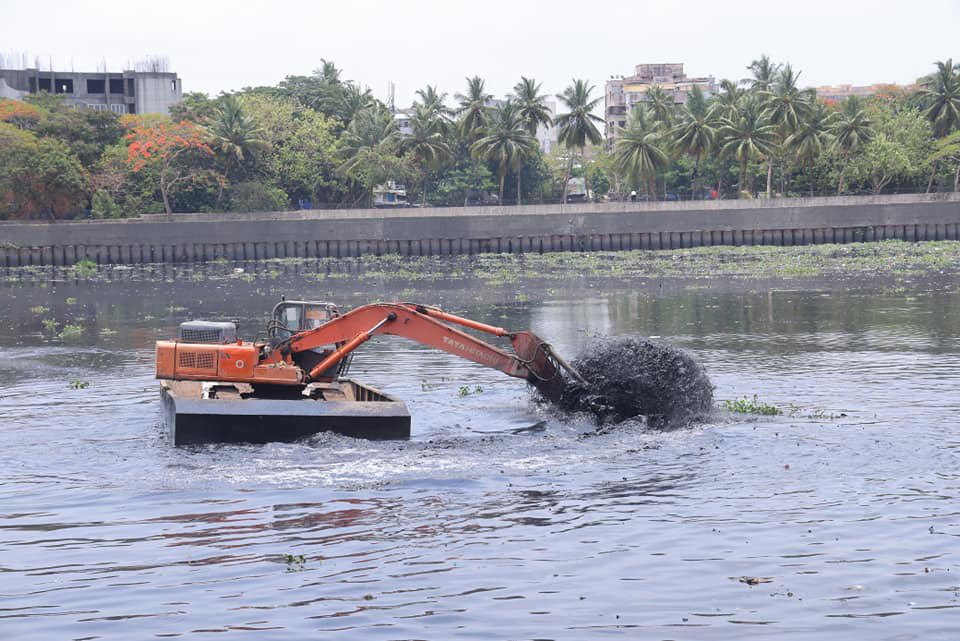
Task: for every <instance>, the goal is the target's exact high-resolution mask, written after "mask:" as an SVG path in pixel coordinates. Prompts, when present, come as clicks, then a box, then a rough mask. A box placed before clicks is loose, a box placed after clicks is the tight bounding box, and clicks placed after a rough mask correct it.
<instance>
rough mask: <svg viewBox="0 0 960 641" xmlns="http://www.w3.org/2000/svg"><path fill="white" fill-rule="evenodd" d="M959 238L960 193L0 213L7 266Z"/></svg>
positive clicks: (2, 262)
mask: <svg viewBox="0 0 960 641" xmlns="http://www.w3.org/2000/svg"><path fill="white" fill-rule="evenodd" d="M889 238H897V239H903V240H908V241H921V240H944V239H946V240H957V239H958V238H960V194H933V195H909V196H881V197H843V198H816V199H783V200H771V201H710V202H684V203H604V204H583V205H534V206H527V207H483V208H450V209H404V210H398V211H384V210H375V209H371V210H317V211H307V212H277V213H267V214H174V215H173V216H141V217H139V218H130V219H122V220H116V221H66V222H56V223H46V222H32V223H19V222H18V223H14V222H2V223H0V267H2V266H7V267H18V266H26V265H70V264H73V263H75V262H77V261H80V260H83V259H88V260H92V261H94V262H96V263H161V262H163V263H165V262H200V261H207V260H215V259H220V258H225V259H227V260H257V259H265V258H289V257H301V258H308V257H309V258H314V257H328V256H330V257H340V256H359V255H363V254H375V255H381V254H388V253H392V254H403V255H416V256H426V255H441V254H478V253H484V252H510V253H521V252H554V251H593V250H628V249H677V248H681V247H700V246H709V245H806V244H813V243H849V242H871V241H878V240H884V239H889Z"/></svg>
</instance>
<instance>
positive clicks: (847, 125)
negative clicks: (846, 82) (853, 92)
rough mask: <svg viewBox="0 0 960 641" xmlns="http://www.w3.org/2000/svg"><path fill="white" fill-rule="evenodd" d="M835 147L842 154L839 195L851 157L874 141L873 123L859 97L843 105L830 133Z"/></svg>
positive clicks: (849, 99)
mask: <svg viewBox="0 0 960 641" xmlns="http://www.w3.org/2000/svg"><path fill="white" fill-rule="evenodd" d="M830 133H831V135H832V136H833V147H834V149H836V150H837V152H838V153H839V154H840V178H839V180H838V183H837V195H838V196H839V195H840V194H842V193H843V179H844V172H845V170H846V168H847V163H848V162H849V161H850V157H851V156H852V155H853V154H854V153H856V152H857V151H858V150H859V149H860V148H861V147H863V146H864V145H866V144H867V143H869V142H870V141H871V140H873V135H874V131H873V123H872V122H871V120H870V117H869V116H868V115H867V112H866V111H865V110H864V108H863V103H862V102H861V101H860V99H859V98H858V97H857V96H851V97H849V98H847V100H846V101H845V102H844V103H843V109H842V110H841V111H840V112H839V113H838V114H837V117H836V120H835V121H834V123H833V128H832V129H831V131H830Z"/></svg>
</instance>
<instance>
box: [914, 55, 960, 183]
mask: <svg viewBox="0 0 960 641" xmlns="http://www.w3.org/2000/svg"><path fill="white" fill-rule="evenodd" d="M936 65H937V71H936V73H934V74H933V76H932V77H931V78H930V79H929V80H928V81H927V82H925V83H924V87H923V89H922V90H921V92H920V95H921V97H922V99H923V102H924V104H925V105H926V109H925V110H924V115H925V116H926V117H927V120H929V121H930V124H931V125H933V135H934V136H936V137H937V138H942V137H943V136H946V135H948V134H949V133H950V132H951V131H953V130H955V129H960V64H956V65H955V64H953V58H948V59H947V60H945V61H943V62H937V63H936ZM938 163H939V159H935V160H934V161H933V169H932V171H931V172H930V180H928V181H927V191H928V192H929V191H930V189H931V188H932V187H933V179H934V177H936V175H937V165H938Z"/></svg>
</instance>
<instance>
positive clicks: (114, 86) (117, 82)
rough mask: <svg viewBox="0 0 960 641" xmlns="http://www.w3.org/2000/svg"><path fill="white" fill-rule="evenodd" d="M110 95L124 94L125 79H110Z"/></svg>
mask: <svg viewBox="0 0 960 641" xmlns="http://www.w3.org/2000/svg"><path fill="white" fill-rule="evenodd" d="M110 93H123V78H110Z"/></svg>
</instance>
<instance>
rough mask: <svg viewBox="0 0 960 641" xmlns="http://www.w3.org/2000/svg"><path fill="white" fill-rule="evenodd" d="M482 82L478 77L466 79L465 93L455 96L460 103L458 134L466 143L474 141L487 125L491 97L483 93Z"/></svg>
mask: <svg viewBox="0 0 960 641" xmlns="http://www.w3.org/2000/svg"><path fill="white" fill-rule="evenodd" d="M484 84H485V82H484V80H483V79H482V78H481V77H480V76H474V77H473V78H467V92H466V93H462V94H461V93H458V94H456V99H457V100H459V101H460V108H459V110H458V111H457V113H459V114H460V134H461V135H462V136H463V137H464V139H465V140H467V141H468V142H472V141H475V140H476V139H477V138H478V137H479V136H480V135H481V134H482V131H483V129H484V128H485V127H486V126H487V125H488V124H489V120H490V107H489V106H488V105H489V103H490V101H491V100H492V99H493V96H492V95H490V94H488V93H486V92H485V91H484Z"/></svg>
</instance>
